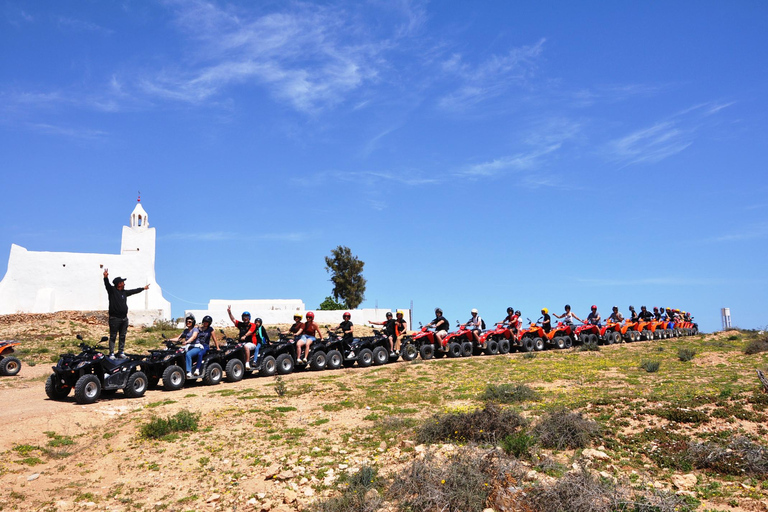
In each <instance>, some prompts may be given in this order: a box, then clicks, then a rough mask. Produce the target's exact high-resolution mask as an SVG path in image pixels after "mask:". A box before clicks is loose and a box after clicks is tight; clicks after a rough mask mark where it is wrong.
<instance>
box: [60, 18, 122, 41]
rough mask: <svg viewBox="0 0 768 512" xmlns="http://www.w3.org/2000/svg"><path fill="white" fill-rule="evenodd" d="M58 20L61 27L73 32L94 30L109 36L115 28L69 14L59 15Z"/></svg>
mask: <svg viewBox="0 0 768 512" xmlns="http://www.w3.org/2000/svg"><path fill="white" fill-rule="evenodd" d="M56 22H57V23H58V25H59V28H61V29H63V30H69V31H73V32H94V33H97V34H102V35H107V36H108V35H111V34H113V33H114V30H112V29H108V28H105V27H102V26H101V25H97V24H96V23H93V22H90V21H85V20H78V19H75V18H70V17H67V16H59V17H58V18H57V19H56Z"/></svg>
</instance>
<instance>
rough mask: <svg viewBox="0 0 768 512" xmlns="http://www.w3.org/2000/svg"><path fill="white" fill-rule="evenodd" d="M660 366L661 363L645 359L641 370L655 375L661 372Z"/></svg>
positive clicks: (641, 364) (641, 363) (641, 362)
mask: <svg viewBox="0 0 768 512" xmlns="http://www.w3.org/2000/svg"><path fill="white" fill-rule="evenodd" d="M660 366H661V361H652V360H650V359H644V360H642V361H640V368H642V369H643V370H645V371H647V372H648V373H655V372H657V371H659V367H660Z"/></svg>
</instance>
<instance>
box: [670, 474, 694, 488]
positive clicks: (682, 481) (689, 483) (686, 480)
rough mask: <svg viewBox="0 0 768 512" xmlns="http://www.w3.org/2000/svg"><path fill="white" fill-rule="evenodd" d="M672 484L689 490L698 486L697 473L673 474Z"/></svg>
mask: <svg viewBox="0 0 768 512" xmlns="http://www.w3.org/2000/svg"><path fill="white" fill-rule="evenodd" d="M670 480H672V485H674V486H675V487H677V488H678V489H680V490H684V491H686V490H688V489H691V488H693V487H695V486H696V482H697V479H696V475H694V474H693V473H688V474H685V475H672V478H670Z"/></svg>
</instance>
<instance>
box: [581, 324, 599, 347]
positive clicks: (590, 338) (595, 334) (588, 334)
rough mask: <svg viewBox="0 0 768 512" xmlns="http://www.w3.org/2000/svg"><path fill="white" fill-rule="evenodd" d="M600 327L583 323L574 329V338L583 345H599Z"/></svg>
mask: <svg viewBox="0 0 768 512" xmlns="http://www.w3.org/2000/svg"><path fill="white" fill-rule="evenodd" d="M600 330H601V329H600V327H598V326H597V325H594V324H588V323H586V322H584V325H580V326H578V327H577V328H576V337H577V338H578V340H579V341H580V342H581V343H583V344H587V343H594V344H597V343H600V341H601V340H602V337H601V336H600Z"/></svg>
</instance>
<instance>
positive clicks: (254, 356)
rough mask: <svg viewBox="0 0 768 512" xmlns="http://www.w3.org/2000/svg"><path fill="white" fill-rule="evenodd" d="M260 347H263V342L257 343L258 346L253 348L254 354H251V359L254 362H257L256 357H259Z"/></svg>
mask: <svg viewBox="0 0 768 512" xmlns="http://www.w3.org/2000/svg"><path fill="white" fill-rule="evenodd" d="M259 348H261V343H256V348H255V349H253V354H251V361H253V362H254V363H255V362H256V359H258V357H259Z"/></svg>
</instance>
